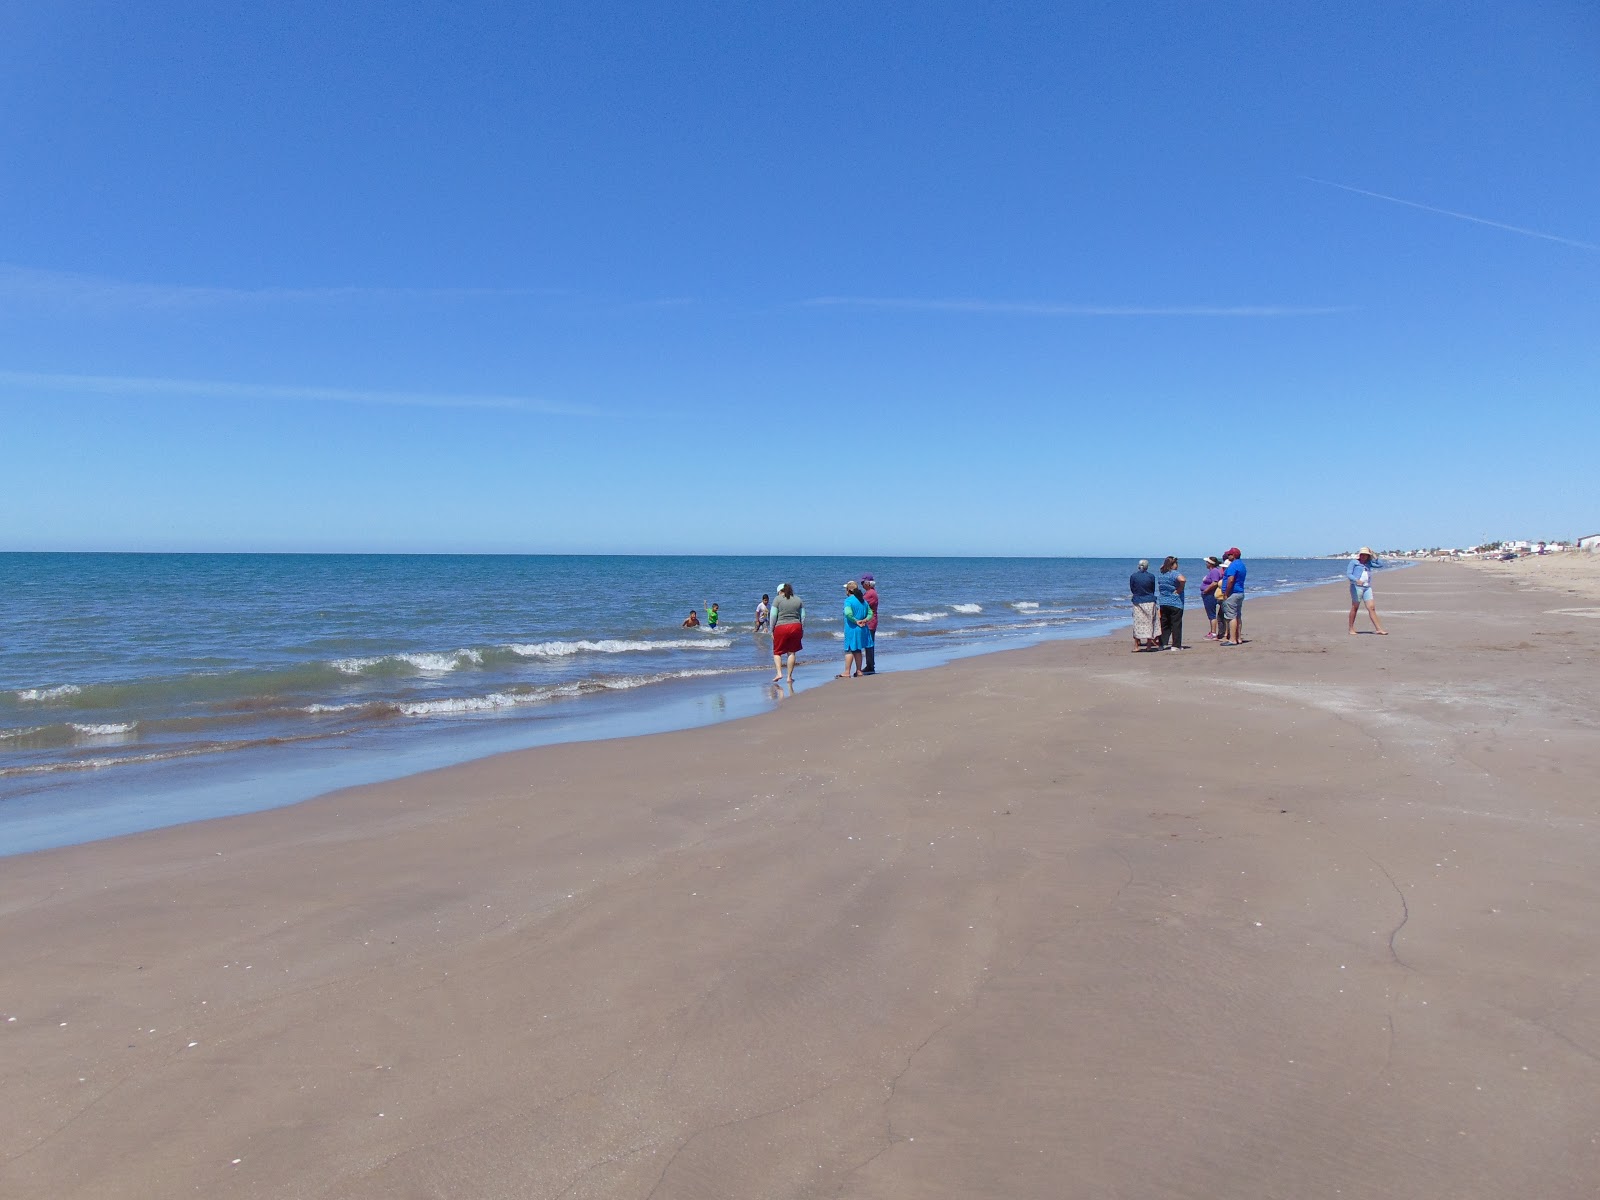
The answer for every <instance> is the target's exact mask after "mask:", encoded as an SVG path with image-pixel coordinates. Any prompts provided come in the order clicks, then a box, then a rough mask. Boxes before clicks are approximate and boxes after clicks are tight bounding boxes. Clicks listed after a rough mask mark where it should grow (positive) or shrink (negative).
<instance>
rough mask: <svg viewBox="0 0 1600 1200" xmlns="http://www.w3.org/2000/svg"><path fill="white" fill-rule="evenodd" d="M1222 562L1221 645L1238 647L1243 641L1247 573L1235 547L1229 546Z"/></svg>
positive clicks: (1237, 548) (1242, 557)
mask: <svg viewBox="0 0 1600 1200" xmlns="http://www.w3.org/2000/svg"><path fill="white" fill-rule="evenodd" d="M1222 561H1223V563H1224V567H1223V572H1222V587H1221V589H1220V591H1221V593H1222V627H1223V628H1222V645H1224V646H1238V645H1240V644H1242V643H1243V641H1244V579H1245V575H1246V574H1247V573H1248V572H1247V569H1246V567H1245V565H1244V556H1243V555H1242V554H1240V553H1239V547H1237V546H1230V547H1229V548H1228V552H1227V553H1226V554H1224V555H1223V556H1222Z"/></svg>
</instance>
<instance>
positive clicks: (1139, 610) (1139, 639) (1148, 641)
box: [1128, 558, 1160, 654]
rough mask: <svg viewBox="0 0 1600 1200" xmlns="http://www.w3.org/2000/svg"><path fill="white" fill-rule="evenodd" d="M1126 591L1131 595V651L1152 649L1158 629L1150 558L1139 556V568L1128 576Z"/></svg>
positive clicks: (1154, 578)
mask: <svg viewBox="0 0 1600 1200" xmlns="http://www.w3.org/2000/svg"><path fill="white" fill-rule="evenodd" d="M1128 591H1129V593H1130V594H1131V595H1132V596H1133V652H1134V653H1135V654H1137V653H1139V651H1141V650H1154V649H1155V648H1156V638H1157V636H1158V631H1159V629H1160V614H1159V608H1158V606H1157V604H1156V577H1155V576H1154V575H1152V574H1150V560H1149V559H1148V558H1141V559H1140V560H1139V568H1138V570H1136V571H1134V573H1133V574H1132V575H1129V576H1128Z"/></svg>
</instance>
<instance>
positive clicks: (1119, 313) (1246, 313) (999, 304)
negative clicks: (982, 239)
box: [800, 296, 1350, 317]
mask: <svg viewBox="0 0 1600 1200" xmlns="http://www.w3.org/2000/svg"><path fill="white" fill-rule="evenodd" d="M800 303H801V304H803V305H805V306H807V307H811V308H880V309H899V310H903V311H909V312H954V313H993V314H997V315H1006V316H1024V317H1323V316H1328V315H1330V314H1332V313H1341V312H1349V311H1350V310H1349V309H1348V308H1341V307H1328V306H1317V307H1307V306H1302V305H1286V304H1238V305H1211V304H1029V303H1015V302H1012V301H1005V300H916V299H909V298H902V297H893V296H817V297H815V298H813V299H810V300H802V301H800Z"/></svg>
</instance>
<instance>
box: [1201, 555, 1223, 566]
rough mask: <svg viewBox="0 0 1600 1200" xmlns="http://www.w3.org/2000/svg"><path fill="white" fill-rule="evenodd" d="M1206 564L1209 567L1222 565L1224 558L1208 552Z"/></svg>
mask: <svg viewBox="0 0 1600 1200" xmlns="http://www.w3.org/2000/svg"><path fill="white" fill-rule="evenodd" d="M1205 564H1206V566H1208V567H1220V566H1221V565H1222V560H1221V559H1220V558H1218V557H1217V556H1216V555H1215V554H1208V555H1206V557H1205Z"/></svg>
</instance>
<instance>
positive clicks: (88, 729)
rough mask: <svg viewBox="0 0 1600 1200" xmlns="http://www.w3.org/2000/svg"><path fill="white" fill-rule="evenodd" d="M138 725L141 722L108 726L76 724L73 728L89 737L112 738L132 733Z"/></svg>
mask: <svg viewBox="0 0 1600 1200" xmlns="http://www.w3.org/2000/svg"><path fill="white" fill-rule="evenodd" d="M138 724H139V722H137V721H121V722H115V723H111V724H107V725H78V724H74V725H73V726H72V728H73V729H74V730H76V731H77V732H78V733H81V734H85V735H86V736H88V737H111V736H113V735H115V734H119V733H132V732H133V731H134V729H135V728H137V727H138Z"/></svg>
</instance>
